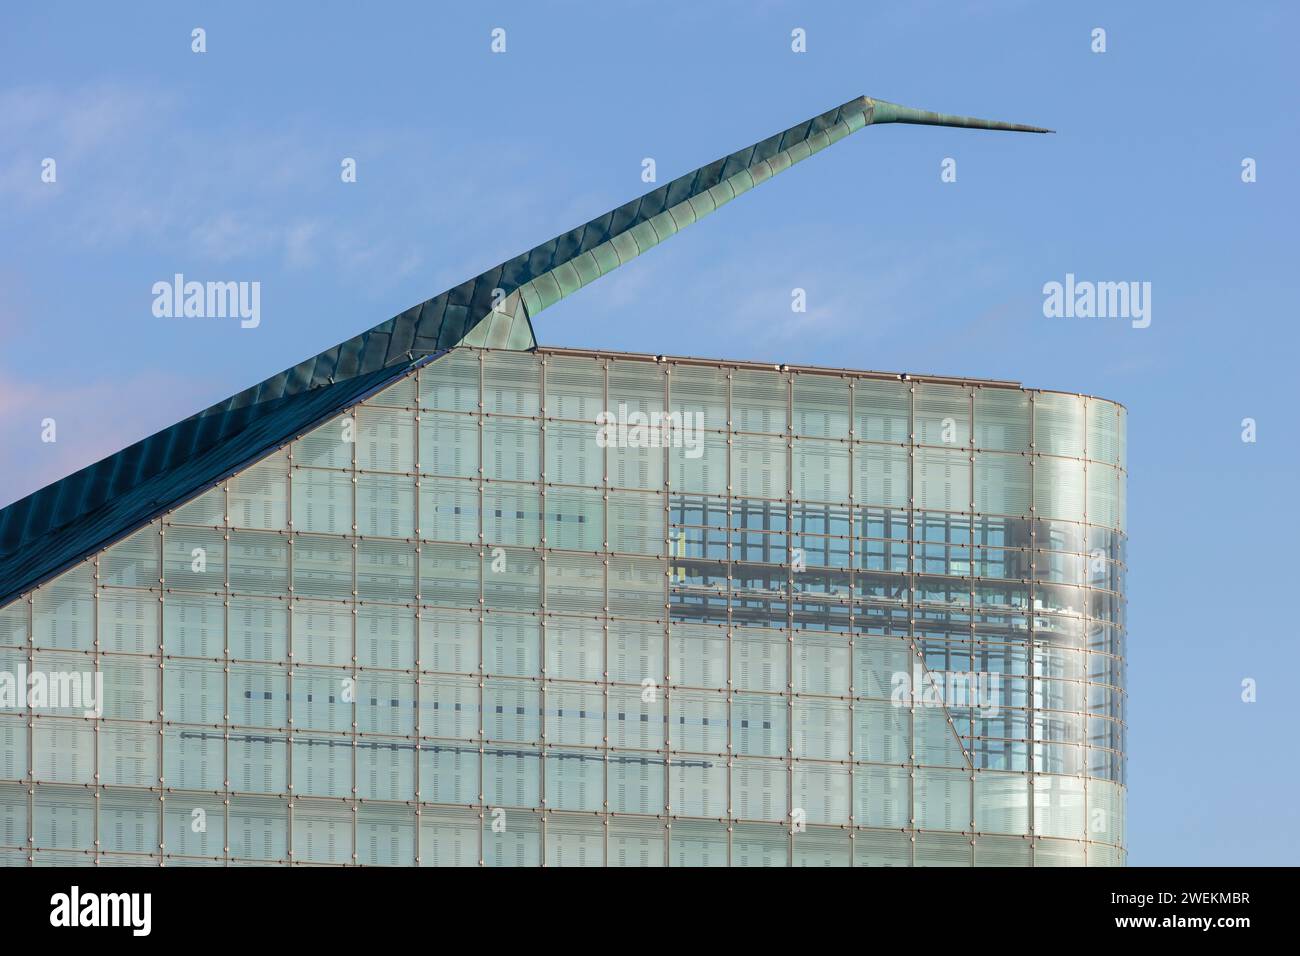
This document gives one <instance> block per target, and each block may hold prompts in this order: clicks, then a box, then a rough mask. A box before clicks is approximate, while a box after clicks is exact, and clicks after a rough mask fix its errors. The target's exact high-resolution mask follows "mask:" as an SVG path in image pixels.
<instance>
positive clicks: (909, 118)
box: [863, 96, 1056, 133]
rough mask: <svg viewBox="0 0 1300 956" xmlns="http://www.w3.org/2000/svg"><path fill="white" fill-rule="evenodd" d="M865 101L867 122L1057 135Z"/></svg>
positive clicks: (1040, 129) (1017, 125)
mask: <svg viewBox="0 0 1300 956" xmlns="http://www.w3.org/2000/svg"><path fill="white" fill-rule="evenodd" d="M863 100H865V101H866V107H867V109H866V114H867V123H868V124H869V125H870V124H879V123H913V124H916V125H918V126H956V127H960V128H962V129H992V130H1002V131H1005V132H1009V133H1055V132H1056V130H1054V129H1046V128H1045V127H1042V126H1027V125H1025V124H1023V123H1005V122H1003V121H1002V120H986V119H979V118H977V117H974V116H955V115H953V114H951V113H935V112H933V111H931V110H918V109H915V108H913V107H911V106H902V105H900V104H898V103H890V102H889V101H888V100H878V99H875V98H873V97H870V96H864V97H863Z"/></svg>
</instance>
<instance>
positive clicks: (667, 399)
mask: <svg viewBox="0 0 1300 956" xmlns="http://www.w3.org/2000/svg"><path fill="white" fill-rule="evenodd" d="M656 367H662V374H661V377H662V378H663V398H664V418H663V421H664V423H671V422H672V417H671V416H672V394H671V392H670V391H669V385H670V381H669V380H670V378H671V374H670V373H671V371H672V368H671V366H669V365H667V364H663V365H662V366H656ZM682 425H685V421H684V420H683V422H682ZM683 434H684V430H683ZM661 437H663V438H665V439H669V440H666V441H663V442H661V444H662V445H663V449H662V462H663V480H662V481H661V482H660V490H659V493H660V495H662V496H663V501H662V503H661V504H660V507H661V509H662V513H663V516H664V555H665V556H667V554H668V544H667V538H668V520H669V514H668V479H669V475H670V472H671V468H672V456H671V455H670V454H669V445H670V441H671V440H672V439H673V438H674V436H672V435H669V434H667V433H666V432H665V433H664V434H663V435H662V436H661ZM605 528H606V533H607V534H608V529H609V524H608V521H607V523H606V525H605ZM670 560H671V559H670ZM665 564H666V565H667V564H668V562H665ZM670 574H671V572H669V571H665V573H664V604H663V616H664V654H663V656H664V666H663V683H664V688H663V690H664V762H663V768H664V799H663V811H662V812H663V818H664V826H663V828H662V830H661V832H662V834H663V841H664V866H666V867H667V866H671V865H672V842H673V830H672V827H673V817H672V810H671V807H672V801H673V762H672V753H673V736H672V727H673V722H672V703H673V700H672V616H673V615H672V593H671V584H672V582H671V580H670V577H669V575H670Z"/></svg>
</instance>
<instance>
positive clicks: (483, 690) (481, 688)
mask: <svg viewBox="0 0 1300 956" xmlns="http://www.w3.org/2000/svg"><path fill="white" fill-rule="evenodd" d="M474 355H475V356H476V358H477V361H478V411H477V415H476V417H475V423H476V424H477V426H478V427H477V429H476V431H477V434H478V501H479V532H480V534H482V532H483V527H484V525H483V505H484V499H485V491H484V483H485V480H486V479H485V477H484V476H485V475H486V474H487V470H486V468H485V467H484V464H483V460H484V459H483V455H484V452H485V451H486V447H485V445H484V441H483V435H484V427H485V417H484V416H485V414H486V409H485V405H484V402H483V399H484V394H485V393H484V389H483V374H484V370H485V366H486V359H487V356H486V355H485V354H484V353H483V352H481V351H476V352H475V353H474ZM478 544H479V547H478V607H476V608H475V609H474V617H475V633H476V635H477V643H478V663H477V665H476V670H477V672H478V673H477V675H476V676H477V677H478V786H479V808H478V810H479V813H478V815H479V828H478V840H479V847H478V854H479V865H480V866H486V865H487V864H486V861H487V845H486V844H487V837H486V836H485V835H484V832H483V828H484V826H486V825H487V820H486V806H487V805H486V802H485V801H486V794H487V785H486V782H485V773H486V770H487V755H486V751H487V748H486V747H485V746H484V741H485V739H486V733H485V731H486V728H487V716H486V709H487V684H486V682H485V681H484V679H483V555H484V551H483V548H484V544H485V541H484V539H483V538H482V537H480V538H479V542H478Z"/></svg>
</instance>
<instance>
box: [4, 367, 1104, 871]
mask: <svg viewBox="0 0 1300 956" xmlns="http://www.w3.org/2000/svg"><path fill="white" fill-rule="evenodd" d="M1124 446H1125V435H1124V410H1123V409H1122V408H1121V407H1120V406H1118V405H1116V404H1114V403H1111V402H1107V401H1103V400H1100V399H1092V398H1084V397H1081V396H1077V395H1065V394H1059V393H1055V392H1041V391H1030V390H1024V389H1020V388H1015V387H1008V386H1006V385H1002V384H996V383H977V382H969V383H963V382H932V381H929V380H921V381H908V380H899V379H891V378H886V377H882V376H879V375H874V376H873V375H866V374H855V373H847V372H845V373H839V372H829V371H821V370H794V371H788V370H780V369H773V368H761V367H754V366H740V365H728V364H725V363H703V362H687V361H676V360H667V361H662V360H659V361H657V360H653V359H650V358H648V357H636V356H615V355H600V354H594V353H582V354H579V353H568V352H563V351H545V350H543V351H539V352H536V353H521V352H503V351H481V350H476V349H467V348H462V349H456V350H454V351H453V352H452V353H450V354H448V355H447V356H445V357H443V358H440V359H438V360H437V361H436V362H434V363H432V364H430V365H428V366H426V367H425V368H424V369H422V370H421V371H420V372H419V373H418V374H413V375H412V376H410V377H408V378H406V379H404V380H402V381H400V382H399V383H397V384H396V385H394V386H392V387H390V388H388V389H386V390H385V391H384V392H382V393H381V394H378V395H376V396H374V397H372V398H371V399H369V400H367V401H366V402H364V403H363V404H362V405H360V406H358V407H357V408H356V409H354V410H353V411H352V412H351V413H350V414H347V415H343V416H340V417H339V418H338V419H336V420H334V421H332V422H329V423H327V424H325V425H323V426H321V427H319V428H317V429H316V430H315V431H313V432H311V433H309V434H307V435H304V436H302V437H300V438H299V439H298V440H296V441H294V442H293V443H291V444H290V445H288V446H286V447H284V448H283V449H281V450H280V451H278V452H277V453H276V454H274V455H272V456H270V457H268V458H266V459H265V460H263V461H261V462H259V463H257V464H256V465H254V466H252V467H250V468H247V469H245V470H244V471H242V472H241V473H239V474H238V475H236V476H234V477H232V478H231V479H229V480H228V481H225V482H223V483H221V484H220V485H219V486H217V487H215V488H213V489H211V490H209V491H207V492H205V493H204V494H203V495H201V496H199V497H197V498H195V499H194V500H192V501H190V502H188V503H186V504H184V505H182V506H181V507H178V508H176V509H175V510H174V511H172V512H170V513H169V514H168V515H166V516H165V517H164V518H163V519H161V520H159V521H156V522H154V523H152V524H151V525H149V526H148V527H146V528H144V529H142V530H140V531H138V532H137V533H135V534H133V535H131V536H130V537H128V538H126V539H125V540H122V541H120V542H118V543H116V544H114V545H113V546H112V547H110V548H108V549H106V550H105V551H103V552H101V553H99V554H98V555H96V556H95V557H94V558H93V559H91V560H88V561H86V562H84V563H82V564H81V565H79V566H78V567H76V568H74V569H72V570H70V571H68V572H67V573H65V574H63V575H62V576H61V577H59V578H57V579H55V580H53V581H51V582H49V583H47V584H45V585H44V586H42V587H41V588H39V589H38V590H36V591H35V592H33V593H32V594H30V595H27V596H25V597H23V598H22V599H20V600H18V601H15V602H13V603H11V604H10V605H9V606H7V607H5V608H3V609H0V674H8V675H11V676H12V677H13V678H15V679H16V678H17V677H18V676H20V675H21V676H23V677H25V676H26V675H38V674H39V675H43V676H42V677H41V678H40V679H41V680H44V681H46V682H48V685H49V688H50V693H49V694H48V696H47V697H46V698H43V699H40V700H37V699H22V695H21V694H19V695H17V697H15V695H14V694H12V693H11V694H10V696H9V698H8V699H6V698H5V697H4V686H3V680H0V860H2V861H3V862H7V863H10V864H18V865H22V864H24V863H26V862H28V860H29V859H30V860H32V861H34V862H36V863H69V864H71V863H92V862H94V861H95V860H96V859H98V860H99V862H101V863H112V862H121V863H142V862H150V861H156V860H161V859H162V858H163V857H165V858H166V861H167V863H168V864H169V865H175V864H185V863H192V864H205V863H207V864H212V863H218V864H220V863H236V862H252V863H290V862H292V863H325V864H354V863H360V864H412V863H416V862H418V863H420V864H424V865H451V864H456V865H478V864H479V863H485V864H487V865H518V864H537V863H541V862H546V863H548V864H552V865H583V864H585V865H601V864H609V865H665V864H667V865H710V866H712V865H728V864H730V865H760V864H762V865H788V864H794V865H856V866H908V865H918V866H920V865H1038V866H1041V865H1085V864H1086V865H1118V864H1122V863H1123V861H1124V783H1125V781H1124V772H1125V768H1124V749H1125V748H1124V696H1125V692H1124V633H1125V631H1124V575H1125V570H1124V569H1125V545H1124V542H1125V535H1124V487H1125V461H1124ZM81 675H86V680H85V681H84V682H82V683H79V677H80V676H81ZM96 675H98V679H99V680H102V692H100V693H98V694H94V693H93V689H94V688H95V679H96ZM13 683H14V681H12V680H11V685H13ZM74 688H77V689H79V690H80V691H84V693H82V694H81V696H80V697H79V698H77V699H73V696H72V694H71V691H72V690H73V689H74ZM56 690H57V691H58V692H57V693H56ZM60 694H62V696H59V695H60ZM97 708H98V712H96V709H97Z"/></svg>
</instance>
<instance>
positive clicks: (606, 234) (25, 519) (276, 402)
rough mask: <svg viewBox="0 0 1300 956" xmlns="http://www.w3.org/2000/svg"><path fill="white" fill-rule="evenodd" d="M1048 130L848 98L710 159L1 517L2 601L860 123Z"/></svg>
mask: <svg viewBox="0 0 1300 956" xmlns="http://www.w3.org/2000/svg"><path fill="white" fill-rule="evenodd" d="M881 123H914V124H921V125H929V126H960V127H966V128H972V129H997V130H1010V131H1021V132H1040V133H1041V132H1049V131H1048V130H1043V129H1040V128H1038V127H1034V126H1021V125H1017V124H1011V123H1001V122H995V121H990V120H980V119H972V118H970V117H961V116H949V115H945V114H939V113H931V112H928V111H924V110H915V109H912V108H910V107H904V106H899V105H898V104H896V103H889V102H886V101H884V100H875V99H871V98H870V97H866V96H859V97H857V98H855V99H852V100H849V101H848V102H847V103H844V104H841V105H840V106H837V107H835V108H834V109H832V110H828V111H827V112H825V113H822V114H820V115H818V116H814V117H812V118H811V119H809V120H806V121H804V122H802V123H798V124H796V125H795V126H792V127H790V128H789V129H787V130H785V131H783V132H780V133H777V134H775V135H773V136H769V137H767V138H766V139H764V140H760V141H759V142H757V143H754V144H753V145H751V146H747V147H745V148H744V149H740V150H737V151H736V152H734V153H731V154H730V155H728V156H724V157H722V158H721V159H717V160H714V161H713V162H711V163H708V164H706V165H704V166H701V167H699V168H698V169H695V170H693V171H691V172H689V173H687V174H685V175H683V176H679V177H677V178H676V179H674V180H672V181H671V182H668V183H666V184H664V185H662V186H659V187H657V188H655V189H652V190H651V191H650V192H648V193H646V194H645V195H643V196H641V197H639V198H637V199H633V200H631V201H630V202H627V203H624V204H623V205H621V206H619V207H618V208H616V209H613V210H610V211H609V212H607V213H605V214H604V215H601V216H597V217H596V218H595V219H592V220H591V221H590V222H588V223H585V224H584V225H581V226H578V227H576V228H574V229H570V230H569V231H568V232H565V233H563V234H561V235H559V236H556V237H555V238H554V239H551V240H550V241H549V242H544V243H542V244H541V245H539V246H536V247H534V248H532V249H530V250H528V251H527V252H524V253H521V254H520V255H518V256H515V257H514V258H513V259H510V260H508V261H506V262H503V263H501V264H500V265H498V266H496V267H494V268H492V269H489V270H488V271H487V272H484V273H483V274H482V275H479V276H476V277H474V278H472V279H467V280H466V281H464V282H462V283H461V284H460V285H458V286H455V287H454V288H451V289H448V290H447V291H446V292H443V293H441V294H439V295H436V296H434V297H433V298H431V299H428V300H426V301H424V302H422V303H420V304H419V305H416V306H412V307H411V308H409V309H407V310H405V311H404V312H402V313H400V314H399V315H396V316H394V317H393V318H391V319H389V320H387V321H386V322H382V323H380V324H379V325H377V326H375V327H374V328H372V329H369V330H368V331H365V332H362V333H361V334H360V335H357V336H354V337H353V338H350V339H348V340H347V341H345V342H342V343H340V344H338V345H336V346H334V347H333V348H331V349H327V350H326V351H324V352H322V353H320V354H319V355H315V356H313V357H311V358H309V359H306V360H304V361H303V362H300V363H298V364H297V365H295V366H293V367H292V368H288V369H285V370H284V371H283V372H280V373H279V374H277V375H273V376H271V377H270V378H268V379H267V380H266V381H264V382H261V383H259V384H257V385H254V386H252V387H250V388H247V389H245V390H244V391H242V392H240V393H238V394H236V395H234V396H231V397H230V398H228V399H226V400H225V401H223V402H220V403H218V404H216V405H213V406H212V407H211V408H207V409H204V410H203V411H201V412H199V413H198V414H196V415H193V416H191V417H190V418H187V419H185V420H183V421H181V422H178V423H176V424H175V425H172V426H170V427H169V428H165V429H163V430H162V431H160V432H158V433H156V434H154V435H151V436H150V437H148V438H146V439H144V440H142V441H139V442H137V443H135V444H134V445H132V446H130V447H129V448H126V449H124V450H122V451H120V452H118V453H116V454H114V455H110V456H109V457H107V458H105V459H103V460H102V461H98V462H96V463H95V464H93V465H89V466H87V467H86V468H83V469H81V470H80V471H78V472H76V473H74V474H72V475H69V476H67V477H66V478H63V479H61V480H60V481H56V482H54V483H53V484H50V485H47V486H46V487H44V488H42V489H40V490H39V491H36V492H33V493H32V494H30V495H28V496H27V497H26V498H23V499H21V500H19V501H16V502H14V503H13V504H11V505H9V506H8V507H7V508H5V509H3V510H2V511H0V606H3V605H4V604H6V603H8V602H9V601H10V600H11V599H12V598H14V597H16V596H17V595H19V594H21V593H23V592H25V591H27V590H29V589H31V588H33V587H35V586H36V585H38V584H40V583H41V582H42V581H44V580H47V579H48V578H50V577H52V576H53V575H55V574H57V573H58V572H60V571H62V570H63V569H65V568H67V567H68V566H70V565H71V564H73V563H74V562H76V561H77V560H80V559H81V558H83V557H85V556H86V555H88V554H90V553H92V552H94V551H96V550H99V549H100V548H103V547H107V546H108V545H109V544H111V543H112V542H113V541H115V540H117V539H118V538H120V537H122V536H123V535H126V534H129V533H131V532H132V531H134V530H135V529H136V528H138V527H139V526H141V525H142V524H144V523H145V522H147V521H149V520H151V519H152V518H154V517H156V516H157V515H158V514H160V513H162V512H163V511H165V510H167V509H168V508H171V507H174V506H175V505H177V504H178V503H180V502H182V501H184V500H185V499H187V498H189V497H191V496H193V495H194V494H196V493H197V492H199V491H200V490H202V489H204V488H206V487H209V486H211V485H212V484H213V483H215V482H217V481H220V480H221V479H222V478H224V477H226V476H227V475H229V474H231V473H233V472H234V471H236V470H238V469H239V468H241V467H243V466H245V465H247V464H249V463H250V462H252V461H254V460H256V459H257V458H260V457H262V456H264V455H266V454H268V453H270V452H271V451H273V450H274V449H275V448H277V447H279V446H280V445H283V444H284V443H285V442H287V441H289V440H291V439H292V438H294V437H295V436H296V435H298V434H301V433H302V432H304V431H306V430H308V429H309V428H311V427H313V426H314V425H315V424H318V423H319V422H321V421H324V420H326V419H328V418H329V417H331V416H333V415H335V414H337V413H338V412H339V411H340V410H342V409H344V408H346V407H348V406H349V405H351V404H353V403H355V402H357V401H359V400H361V399H362V398H364V397H365V396H366V395H368V394H370V393H372V392H374V391H376V390H378V389H379V388H381V387H383V385H384V384H386V383H388V382H390V381H393V380H394V379H396V378H399V377H400V376H402V375H404V374H405V373H406V372H408V371H409V370H410V369H411V368H412V367H413V366H414V365H415V364H416V363H419V362H421V361H424V360H426V359H427V358H428V357H429V356H436V355H438V354H441V353H442V352H444V351H446V350H447V349H450V348H453V347H455V346H456V345H459V344H462V343H463V344H468V345H479V346H487V347H491V348H507V349H519V350H524V349H531V348H535V347H536V345H537V340H536V338H535V336H534V333H533V326H532V321H533V319H534V318H535V317H536V316H537V314H538V313H539V312H541V311H542V310H543V309H545V308H548V307H549V306H551V305H554V304H555V303H556V302H558V301H559V300H560V299H562V298H564V297H565V296H567V295H571V294H573V293H574V292H576V291H577V290H578V289H580V288H582V287H583V286H584V285H587V284H588V283H591V282H593V281H595V280H596V279H598V278H600V277H601V276H602V275H605V274H606V273H608V272H610V271H611V270H613V269H616V268H618V267H619V266H620V265H623V264H624V263H627V262H629V261H631V260H632V259H634V258H636V257H637V256H639V255H641V254H642V253H644V252H645V251H647V250H648V249H651V248H653V247H654V246H656V245H658V244H659V243H660V242H663V241H664V240H665V239H667V238H669V237H670V236H672V235H675V234H676V233H677V232H679V231H680V230H682V229H684V228H686V227H687V226H689V225H691V224H692V223H694V222H696V221H697V220H699V219H701V218H702V217H704V216H707V215H708V214H709V213H711V212H713V211H714V210H716V209H718V208H719V207H721V206H724V205H726V204H727V203H728V202H730V201H731V200H733V199H735V198H736V197H737V196H739V195H741V194H742V193H744V192H747V191H748V190H750V189H752V188H753V187H754V186H756V185H758V184H759V183H762V182H764V181H766V180H768V179H770V178H771V177H772V176H774V175H775V174H777V173H779V172H782V171H784V170H786V169H789V168H790V167H791V166H793V165H794V164H795V163H798V162H800V161H802V160H804V159H807V158H808V157H809V156H811V155H813V154H814V153H816V152H819V151H820V150H822V149H825V148H826V147H827V146H829V145H831V144H832V143H835V142H838V141H839V140H841V139H843V138H844V137H845V136H847V135H849V134H850V133H852V132H855V131H856V130H859V129H862V128H863V127H865V126H870V125H873V124H881Z"/></svg>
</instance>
